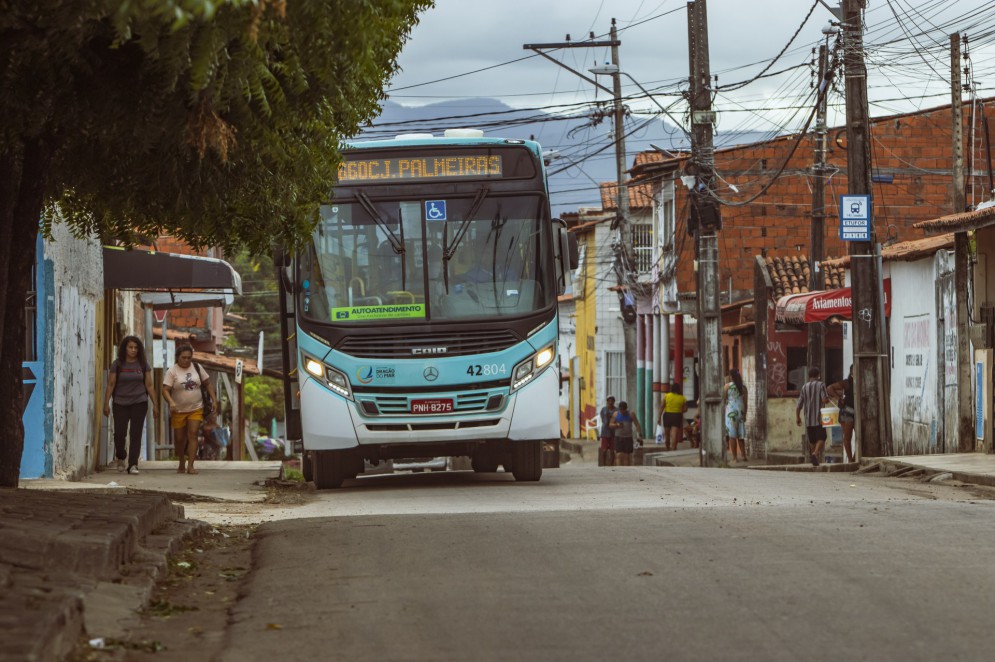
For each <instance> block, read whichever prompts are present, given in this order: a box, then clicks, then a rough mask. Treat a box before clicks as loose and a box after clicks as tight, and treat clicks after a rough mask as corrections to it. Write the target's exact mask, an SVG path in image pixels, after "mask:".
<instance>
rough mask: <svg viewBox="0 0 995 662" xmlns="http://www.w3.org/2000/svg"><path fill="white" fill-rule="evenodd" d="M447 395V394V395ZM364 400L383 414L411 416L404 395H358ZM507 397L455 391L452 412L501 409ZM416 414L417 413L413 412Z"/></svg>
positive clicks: (461, 412) (487, 393)
mask: <svg viewBox="0 0 995 662" xmlns="http://www.w3.org/2000/svg"><path fill="white" fill-rule="evenodd" d="M447 397H448V396H447ZM359 398H360V399H361V400H362V401H364V402H366V401H372V402H374V403H376V409H377V411H378V412H379V413H380V414H382V415H384V416H412V415H413V414H411V406H410V403H409V398H408V397H407V396H404V395H386V394H383V395H374V396H373V397H369V396H359ZM506 400H507V398H505V397H503V396H502V395H501V393H500V392H494V393H492V392H490V391H475V392H466V393H457V394H456V397H455V398H454V402H453V413H454V414H475V413H479V412H484V411H496V410H498V409H501V408H502V407H503V406H504V404H505V401H506ZM414 415H415V416H417V414H414ZM423 415H425V416H445V415H446V414H423Z"/></svg>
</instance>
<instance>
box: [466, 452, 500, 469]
mask: <svg viewBox="0 0 995 662" xmlns="http://www.w3.org/2000/svg"><path fill="white" fill-rule="evenodd" d="M470 467H471V468H472V469H473V470H474V472H476V473H478V474H481V473H483V474H489V473H493V472H495V471H497V468H498V459H497V457H495V456H494V455H493V454H491V453H486V452H483V451H481V452H477V453H474V455H473V457H471V458H470Z"/></svg>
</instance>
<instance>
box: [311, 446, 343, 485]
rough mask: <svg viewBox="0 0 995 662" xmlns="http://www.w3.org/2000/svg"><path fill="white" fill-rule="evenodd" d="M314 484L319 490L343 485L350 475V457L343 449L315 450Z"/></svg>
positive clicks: (313, 459)
mask: <svg viewBox="0 0 995 662" xmlns="http://www.w3.org/2000/svg"><path fill="white" fill-rule="evenodd" d="M311 461H312V462H313V464H314V486H315V487H316V488H318V489H319V490H334V489H336V488H338V487H342V483H343V481H345V479H346V478H348V477H349V474H348V472H349V458H348V457H346V455H345V453H343V452H342V451H313V452H312V460H311Z"/></svg>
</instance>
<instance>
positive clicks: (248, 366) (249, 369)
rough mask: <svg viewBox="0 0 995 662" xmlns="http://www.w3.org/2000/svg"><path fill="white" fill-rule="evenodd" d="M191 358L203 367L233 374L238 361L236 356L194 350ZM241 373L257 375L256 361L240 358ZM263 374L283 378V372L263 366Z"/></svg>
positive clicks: (250, 375)
mask: <svg viewBox="0 0 995 662" xmlns="http://www.w3.org/2000/svg"><path fill="white" fill-rule="evenodd" d="M193 360H194V361H196V362H197V363H200V364H201V365H203V366H204V367H205V368H208V369H211V370H218V371H220V372H226V373H228V374H231V375H234V374H235V362H236V361H238V357H237V356H222V355H220V354H210V353H208V352H194V353H193ZM242 374H243V375H246V376H249V377H252V376H254V375H258V374H259V368H258V367H257V366H256V362H255V361H254V360H252V359H242ZM263 374H264V375H266V376H267V377H276V378H277V379H283V373H282V372H281V371H279V370H274V369H273V368H263Z"/></svg>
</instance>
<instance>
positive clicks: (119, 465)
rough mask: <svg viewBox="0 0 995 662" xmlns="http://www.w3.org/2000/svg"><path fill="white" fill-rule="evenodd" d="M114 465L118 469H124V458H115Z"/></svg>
mask: <svg viewBox="0 0 995 662" xmlns="http://www.w3.org/2000/svg"><path fill="white" fill-rule="evenodd" d="M114 465H115V466H116V467H117V470H118V471H124V460H117V461H115V462H114Z"/></svg>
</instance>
